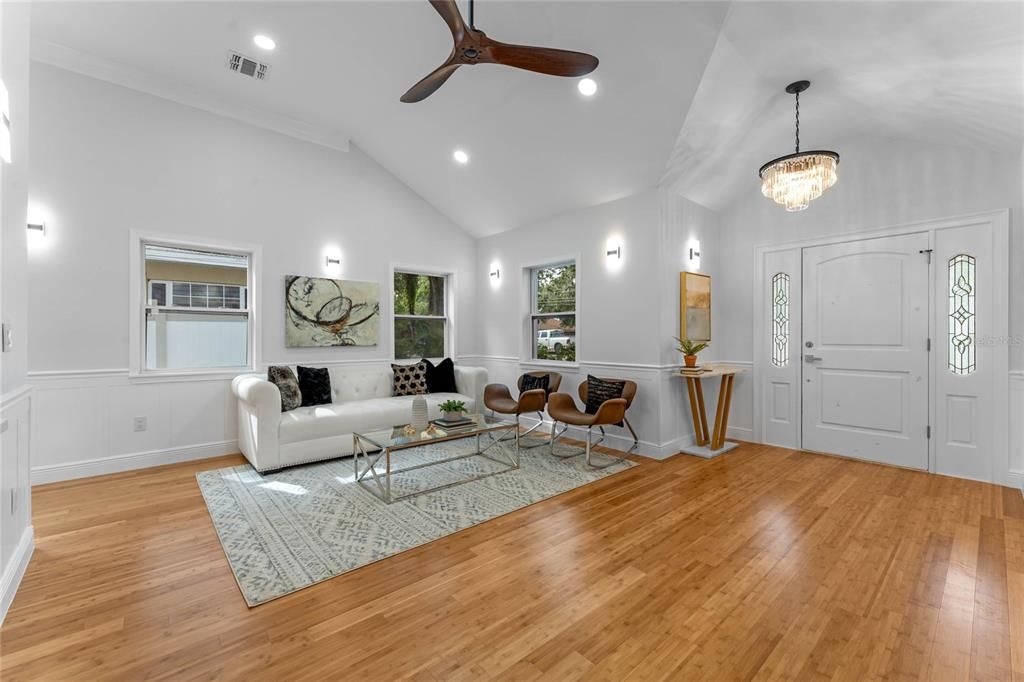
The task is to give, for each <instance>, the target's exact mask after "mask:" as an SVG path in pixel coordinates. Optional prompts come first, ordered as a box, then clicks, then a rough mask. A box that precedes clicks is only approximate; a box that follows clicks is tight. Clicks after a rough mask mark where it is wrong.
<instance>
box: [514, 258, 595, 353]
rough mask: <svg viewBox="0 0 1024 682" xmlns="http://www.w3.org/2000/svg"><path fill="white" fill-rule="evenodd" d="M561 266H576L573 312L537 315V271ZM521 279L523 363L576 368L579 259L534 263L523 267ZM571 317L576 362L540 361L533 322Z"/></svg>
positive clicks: (579, 278)
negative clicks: (572, 320) (524, 288)
mask: <svg viewBox="0 0 1024 682" xmlns="http://www.w3.org/2000/svg"><path fill="white" fill-rule="evenodd" d="M563 265H574V266H576V291H575V294H576V297H575V302H574V304H573V307H574V310H572V311H569V310H565V311H562V312H560V313H538V312H537V271H538V270H543V269H545V268H553V267H559V266H563ZM523 279H524V280H525V282H526V297H527V298H526V319H525V326H526V333H525V335H524V341H523V352H522V353H521V354H520V356H521V358H522V362H523V363H527V364H531V365H553V366H556V367H578V366H579V363H580V338H581V337H580V314H579V309H580V282H581V277H580V257H579V254H573V255H571V256H566V257H564V258H558V259H556V260H552V261H544V262H543V263H535V264H532V265H524V266H523ZM560 315H561V316H565V315H572V316H573V317H574V318H575V319H576V340H575V342H574V343H575V345H576V360H575V361H573V360H542V359H540V358H538V357H537V339H536V335H535V334H534V332H533V321H534V319H535V318H538V317H558V316H560Z"/></svg>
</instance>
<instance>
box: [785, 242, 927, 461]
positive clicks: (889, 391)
mask: <svg viewBox="0 0 1024 682" xmlns="http://www.w3.org/2000/svg"><path fill="white" fill-rule="evenodd" d="M927 249H928V234H927V233H918V234H909V235H901V236H898V237H882V238H878V239H865V240H860V241H854V242H846V243H841V244H832V245H829V246H818V247H814V248H807V249H804V252H803V290H804V298H803V347H802V348H801V349H800V350H801V351H802V358H801V360H802V362H801V367H802V368H803V371H802V376H803V399H802V415H803V419H802V422H803V447H804V449H807V450H814V451H817V452H827V453H833V454H838V455H846V456H850V457H856V458H859V459H866V460H871V461H874V462H883V463H886V464H895V465H899V466H905V467H912V468H915V469H927V468H928V436H927V427H928V395H929V392H928V326H929V325H928V321H929V315H928V289H929V280H928V257H927V254H925V253H922V251H925V250H927Z"/></svg>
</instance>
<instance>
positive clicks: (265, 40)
mask: <svg viewBox="0 0 1024 682" xmlns="http://www.w3.org/2000/svg"><path fill="white" fill-rule="evenodd" d="M252 42H254V43H256V47H260V48H263V49H264V50H273V49H274V48H275V47H277V43H275V42H274V39H273V38H270V37H268V36H264V35H259V36H253V39H252Z"/></svg>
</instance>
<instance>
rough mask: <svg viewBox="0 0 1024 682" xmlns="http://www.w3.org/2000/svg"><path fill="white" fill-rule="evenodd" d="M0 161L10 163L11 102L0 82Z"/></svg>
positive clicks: (5, 88)
mask: <svg viewBox="0 0 1024 682" xmlns="http://www.w3.org/2000/svg"><path fill="white" fill-rule="evenodd" d="M0 159H3V160H4V161H5V162H6V163H10V162H11V100H10V97H9V96H8V94H7V86H6V85H4V82H3V81H2V80H0Z"/></svg>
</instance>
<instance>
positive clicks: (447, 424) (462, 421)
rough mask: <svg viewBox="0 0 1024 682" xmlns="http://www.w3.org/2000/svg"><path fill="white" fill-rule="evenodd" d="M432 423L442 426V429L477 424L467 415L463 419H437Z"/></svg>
mask: <svg viewBox="0 0 1024 682" xmlns="http://www.w3.org/2000/svg"><path fill="white" fill-rule="evenodd" d="M431 423H432V424H436V425H437V426H440V427H441V428H442V429H458V428H463V427H466V426H471V425H473V424H476V422H475V421H473V420H472V419H469V418H467V417H463V418H462V419H459V420H458V421H453V422H449V421H445V420H444V419H435V420H433V421H432V422H431Z"/></svg>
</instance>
